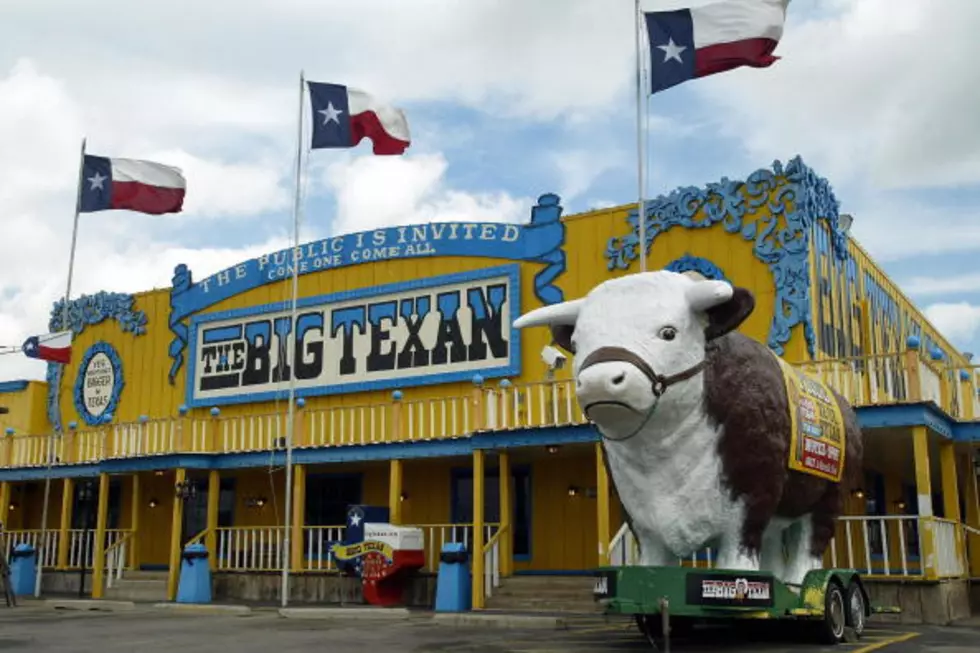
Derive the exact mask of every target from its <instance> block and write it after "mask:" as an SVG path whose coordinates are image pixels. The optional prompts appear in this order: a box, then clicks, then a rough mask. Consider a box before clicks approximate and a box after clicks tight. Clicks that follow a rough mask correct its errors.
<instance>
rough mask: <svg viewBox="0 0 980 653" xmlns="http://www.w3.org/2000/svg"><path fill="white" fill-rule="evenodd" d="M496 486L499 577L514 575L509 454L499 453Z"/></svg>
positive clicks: (505, 452)
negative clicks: (498, 500) (498, 518)
mask: <svg viewBox="0 0 980 653" xmlns="http://www.w3.org/2000/svg"><path fill="white" fill-rule="evenodd" d="M497 474H498V481H497V484H498V486H499V488H500V530H501V531H502V533H501V535H500V539H499V540H498V541H499V542H500V575H501V576H504V577H507V576H510V575H511V574H513V573H514V569H513V567H514V530H513V529H514V518H513V515H512V514H511V513H512V507H511V499H510V454H509V453H508V452H507V451H501V452H500V453H499V454H498V457H497Z"/></svg>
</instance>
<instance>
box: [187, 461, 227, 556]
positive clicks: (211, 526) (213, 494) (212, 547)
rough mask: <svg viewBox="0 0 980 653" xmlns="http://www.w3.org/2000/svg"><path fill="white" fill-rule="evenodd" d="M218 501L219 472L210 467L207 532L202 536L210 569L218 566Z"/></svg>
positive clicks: (219, 497)
mask: <svg viewBox="0 0 980 653" xmlns="http://www.w3.org/2000/svg"><path fill="white" fill-rule="evenodd" d="M220 501H221V472H219V471H218V470H216V469H212V470H211V471H209V472H208V515H207V520H208V532H207V533H206V534H205V536H204V547H205V548H206V549H207V550H208V558H210V560H211V570H212V571H213V570H215V569H217V568H218V507H219V505H220ZM181 521H183V519H181Z"/></svg>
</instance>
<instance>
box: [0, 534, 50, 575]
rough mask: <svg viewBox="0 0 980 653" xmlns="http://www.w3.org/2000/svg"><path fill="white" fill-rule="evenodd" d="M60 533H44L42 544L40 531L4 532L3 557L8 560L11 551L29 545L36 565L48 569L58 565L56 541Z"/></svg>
mask: <svg viewBox="0 0 980 653" xmlns="http://www.w3.org/2000/svg"><path fill="white" fill-rule="evenodd" d="M59 535H60V533H59V532H58V531H57V530H47V531H44V540H43V544H42V540H41V530H40V529H36V530H23V531H5V532H4V537H3V542H4V545H5V546H4V548H5V550H4V552H3V554H4V556H6V558H7V559H8V560H9V559H10V554H11V553H12V552H13V550H14V549H15V548H16V547H17V546H19V545H21V544H29V545H30V546H31V548H33V549H34V552H35V555H36V556H37V561H38V564H39V565H40V566H41V567H44V568H49V567H54V566H55V565H57V564H58V539H59Z"/></svg>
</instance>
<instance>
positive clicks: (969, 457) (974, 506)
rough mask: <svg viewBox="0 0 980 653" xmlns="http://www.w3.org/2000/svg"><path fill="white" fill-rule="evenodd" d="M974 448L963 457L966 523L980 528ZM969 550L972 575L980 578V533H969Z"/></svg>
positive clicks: (967, 542)
mask: <svg viewBox="0 0 980 653" xmlns="http://www.w3.org/2000/svg"><path fill="white" fill-rule="evenodd" d="M973 456H974V450H973V449H972V448H971V449H969V450H968V452H967V454H966V455H965V456H964V457H963V458H964V460H963V462H964V463H965V464H964V467H963V472H964V473H963V477H962V478H963V494H964V498H965V499H966V515H964V517H965V521H966V525H967V526H969V527H971V528H975V529H980V491H978V488H977V470H976V468H974V466H973ZM966 546H967V550H968V551H969V552H970V569H969V573H970V577H971V578H980V535H975V534H974V535H970V534H967V537H966Z"/></svg>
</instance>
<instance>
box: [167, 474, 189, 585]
mask: <svg viewBox="0 0 980 653" xmlns="http://www.w3.org/2000/svg"><path fill="white" fill-rule="evenodd" d="M186 479H187V470H186V469H184V468H183V467H178V468H177V473H176V474H175V479H174V486H175V487H172V488H170V496H172V497H173V501H174V507H173V513H172V515H171V520H170V566H169V569H168V571H167V600H168V601H173V600H175V599H176V598H177V581H178V580H179V579H180V549H181V544H182V542H181V526H183V523H184V502H183V500H181V499H180V498H179V497H178V496H177V491H176V485H177V484H179V483H183V482H184V481H185V480H186Z"/></svg>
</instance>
